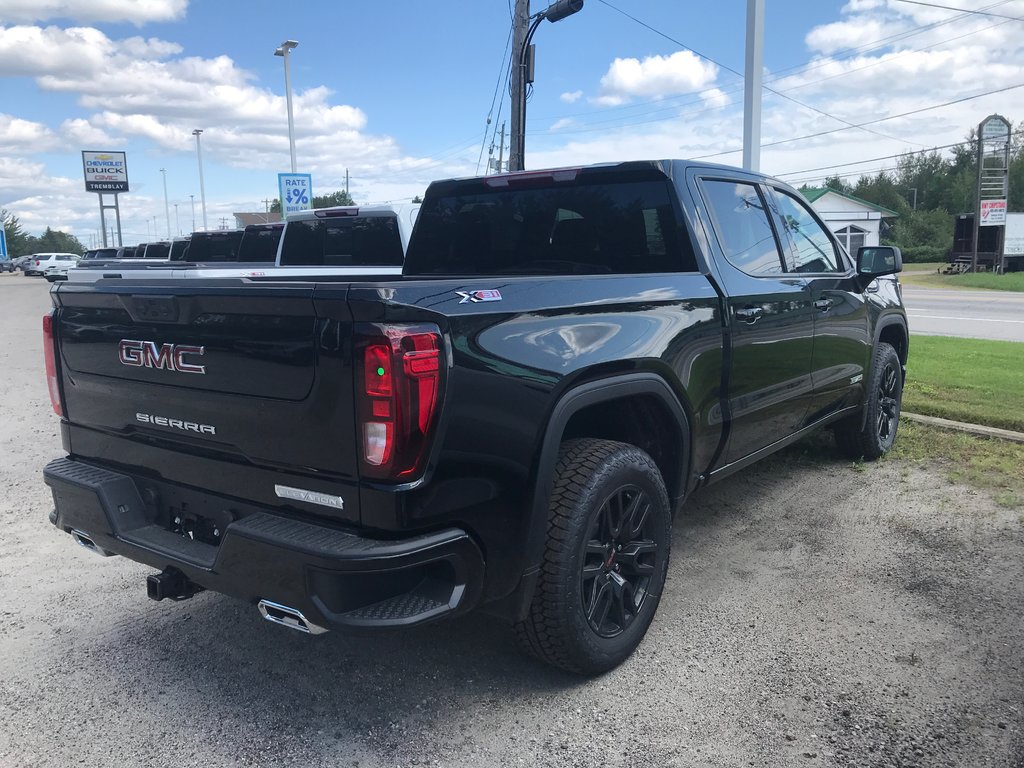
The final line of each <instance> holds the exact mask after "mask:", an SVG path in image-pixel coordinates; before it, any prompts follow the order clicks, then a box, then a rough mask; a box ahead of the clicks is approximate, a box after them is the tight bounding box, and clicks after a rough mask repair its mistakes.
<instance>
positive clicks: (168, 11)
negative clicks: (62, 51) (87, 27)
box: [3, 0, 188, 26]
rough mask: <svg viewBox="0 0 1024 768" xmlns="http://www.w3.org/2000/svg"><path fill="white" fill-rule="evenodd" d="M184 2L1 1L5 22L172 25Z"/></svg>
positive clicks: (183, 6) (93, 0)
mask: <svg viewBox="0 0 1024 768" xmlns="http://www.w3.org/2000/svg"><path fill="white" fill-rule="evenodd" d="M187 7H188V0H4V3H3V15H4V18H5V19H6V20H8V21H24V22H31V21H49V20H50V19H71V20H73V21H78V22H103V21H106V22H128V23H130V24H135V25H136V26H139V25H142V24H145V23H147V22H152V21H175V20H177V19H180V18H182V17H183V16H184V15H185V9H186V8H187Z"/></svg>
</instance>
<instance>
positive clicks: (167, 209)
mask: <svg viewBox="0 0 1024 768" xmlns="http://www.w3.org/2000/svg"><path fill="white" fill-rule="evenodd" d="M160 173H162V174H163V175H164V214H165V215H166V216H167V239H168V240H170V239H171V207H170V205H169V204H168V202H167V169H166V168H161V169H160Z"/></svg>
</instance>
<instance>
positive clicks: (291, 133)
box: [274, 40, 299, 173]
mask: <svg viewBox="0 0 1024 768" xmlns="http://www.w3.org/2000/svg"><path fill="white" fill-rule="evenodd" d="M298 47H299V43H298V41H297V40H285V41H284V42H283V43H281V47H280V48H278V49H277V50H276V51H274V55H275V56H280V57H281V58H283V59H284V94H285V99H286V100H287V102H288V151H289V152H290V154H291V158H292V173H295V171H296V165H295V118H294V117H293V116H292V77H291V70H290V69H289V67H288V54H289V53H290V52H291V50H292V49H293V48H298Z"/></svg>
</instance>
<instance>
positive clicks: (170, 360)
mask: <svg viewBox="0 0 1024 768" xmlns="http://www.w3.org/2000/svg"><path fill="white" fill-rule="evenodd" d="M205 352H206V348H205V347H194V346H191V345H189V344H160V345H157V343H156V342H155V341H135V340H134V339H121V343H119V344H118V345H117V357H118V359H119V360H120V361H121V365H127V366H130V367H132V368H164V369H166V370H168V371H178V372H179V373H206V366H205V365H196V364H195V363H186V362H185V355H202V354H204V353H205Z"/></svg>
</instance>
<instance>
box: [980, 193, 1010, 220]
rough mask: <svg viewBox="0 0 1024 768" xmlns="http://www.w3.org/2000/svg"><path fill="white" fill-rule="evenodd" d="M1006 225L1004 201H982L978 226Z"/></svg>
mask: <svg viewBox="0 0 1024 768" xmlns="http://www.w3.org/2000/svg"><path fill="white" fill-rule="evenodd" d="M1005 223H1006V200H982V201H981V221H980V222H979V226H982V227H998V226H1001V225H1003V224H1005Z"/></svg>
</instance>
